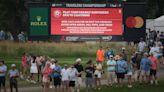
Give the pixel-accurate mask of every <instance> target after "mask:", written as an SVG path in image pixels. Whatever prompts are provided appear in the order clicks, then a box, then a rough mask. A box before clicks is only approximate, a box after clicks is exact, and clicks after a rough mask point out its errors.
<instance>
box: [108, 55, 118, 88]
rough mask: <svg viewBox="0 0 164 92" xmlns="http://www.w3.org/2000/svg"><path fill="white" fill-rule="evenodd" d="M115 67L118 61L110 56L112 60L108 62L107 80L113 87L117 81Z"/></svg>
mask: <svg viewBox="0 0 164 92" xmlns="http://www.w3.org/2000/svg"><path fill="white" fill-rule="evenodd" d="M115 67H116V61H115V60H114V56H113V55H110V59H109V60H108V61H107V78H108V85H109V86H112V85H113V83H114V82H115V80H116V74H115Z"/></svg>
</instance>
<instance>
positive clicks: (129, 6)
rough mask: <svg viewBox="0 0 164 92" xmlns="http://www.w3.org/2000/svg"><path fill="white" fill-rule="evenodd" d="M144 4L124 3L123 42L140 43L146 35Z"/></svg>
mask: <svg viewBox="0 0 164 92" xmlns="http://www.w3.org/2000/svg"><path fill="white" fill-rule="evenodd" d="M145 18H146V5H145V3H139V4H138V3H125V5H124V40H125V41H137V42H138V41H140V38H145V35H146V27H145V26H146V25H145Z"/></svg>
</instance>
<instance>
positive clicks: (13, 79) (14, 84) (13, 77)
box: [9, 64, 19, 92]
mask: <svg viewBox="0 0 164 92" xmlns="http://www.w3.org/2000/svg"><path fill="white" fill-rule="evenodd" d="M9 77H10V91H11V92H13V87H14V88H15V90H16V92H18V83H17V78H18V77H19V72H18V70H17V69H16V65H15V64H12V65H11V70H9Z"/></svg>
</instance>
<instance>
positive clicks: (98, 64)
mask: <svg viewBox="0 0 164 92" xmlns="http://www.w3.org/2000/svg"><path fill="white" fill-rule="evenodd" d="M102 69H103V66H102V63H101V62H96V64H95V72H94V75H95V82H96V83H95V86H96V89H98V90H100V89H101V77H102Z"/></svg>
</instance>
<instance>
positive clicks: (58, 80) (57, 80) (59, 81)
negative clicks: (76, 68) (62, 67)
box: [54, 77, 61, 87]
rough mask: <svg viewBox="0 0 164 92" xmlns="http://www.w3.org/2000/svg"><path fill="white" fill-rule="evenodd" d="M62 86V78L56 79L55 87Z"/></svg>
mask: <svg viewBox="0 0 164 92" xmlns="http://www.w3.org/2000/svg"><path fill="white" fill-rule="evenodd" d="M60 85H61V78H60V77H56V78H54V86H55V87H56V86H60Z"/></svg>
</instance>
